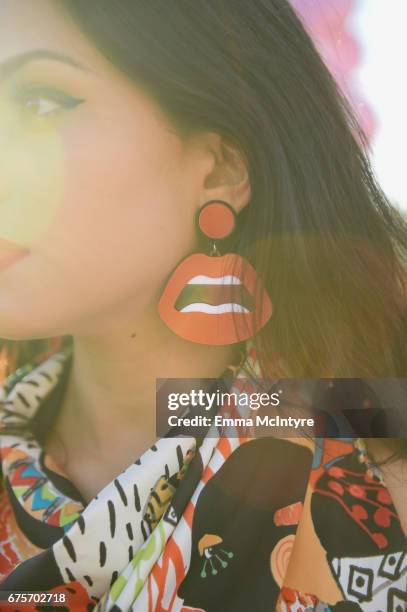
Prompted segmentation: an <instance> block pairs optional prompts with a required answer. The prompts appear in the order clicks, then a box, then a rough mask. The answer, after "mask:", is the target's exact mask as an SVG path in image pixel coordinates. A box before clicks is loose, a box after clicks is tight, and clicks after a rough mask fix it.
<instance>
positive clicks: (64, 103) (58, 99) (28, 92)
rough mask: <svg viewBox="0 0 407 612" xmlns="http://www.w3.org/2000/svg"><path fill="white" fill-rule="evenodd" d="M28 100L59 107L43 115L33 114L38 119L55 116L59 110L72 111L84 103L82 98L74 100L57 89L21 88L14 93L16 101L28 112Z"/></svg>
mask: <svg viewBox="0 0 407 612" xmlns="http://www.w3.org/2000/svg"><path fill="white" fill-rule="evenodd" d="M30 100H36V101H38V100H48V101H51V102H53V103H55V104H57V105H58V106H59V108H56V109H54V110H51V111H48V112H45V113H34V114H35V115H36V116H38V117H47V116H49V115H55V114H57V113H58V112H60V111H61V110H73V109H74V108H76V107H77V106H79V104H82V102H84V101H85V99H84V98H74V97H72V96H69V95H67V94H64V93H63V92H61V91H58V90H57V89H51V88H46V87H29V88H26V87H22V88H19V89H18V90H17V93H16V101H17V103H18V104H19V105H21V106H23V107H25V108H26V110H30V106H27V103H28V102H29V101H30Z"/></svg>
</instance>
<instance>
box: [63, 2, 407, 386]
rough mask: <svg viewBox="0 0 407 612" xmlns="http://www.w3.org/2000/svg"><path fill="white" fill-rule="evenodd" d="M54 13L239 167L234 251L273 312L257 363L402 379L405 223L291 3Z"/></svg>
mask: <svg viewBox="0 0 407 612" xmlns="http://www.w3.org/2000/svg"><path fill="white" fill-rule="evenodd" d="M58 3H59V5H60V6H61V7H62V9H63V10H65V11H67V12H68V13H69V15H70V16H71V17H73V19H74V20H75V22H76V23H77V24H78V25H79V27H80V28H81V29H82V30H83V31H84V32H85V33H86V35H87V36H88V37H89V38H90V39H91V40H92V41H93V42H94V43H95V45H96V46H97V47H98V48H99V49H100V51H101V52H102V53H103V54H104V55H105V56H106V57H107V58H108V59H109V60H111V61H112V62H113V63H114V64H115V65H116V66H117V67H119V68H120V69H121V70H122V71H123V72H124V73H126V74H127V75H128V76H129V77H130V78H131V79H133V80H134V82H135V84H136V85H137V86H139V87H143V88H144V89H145V91H147V92H148V93H150V94H151V95H152V96H153V97H154V99H155V100H156V101H157V102H158V103H159V104H160V106H161V108H162V110H163V111H164V112H165V113H166V115H167V116H168V118H169V119H170V120H171V121H172V123H173V125H174V126H175V127H176V129H177V130H178V131H179V133H180V134H181V135H182V134H189V133H191V132H194V131H200V130H205V131H206V130H207V131H215V132H217V133H219V134H220V135H222V136H223V137H224V138H225V140H226V141H228V142H230V143H231V144H233V145H234V146H235V147H236V148H238V150H239V151H240V152H241V153H242V154H243V156H244V158H245V159H246V160H247V165H248V170H249V177H250V183H251V192H252V198H251V201H250V203H249V205H248V206H246V208H245V209H244V210H243V211H242V213H241V214H240V215H239V223H238V231H237V233H236V240H235V243H234V248H235V250H237V251H238V252H239V253H241V254H243V255H244V256H245V257H246V258H247V259H249V260H250V261H251V263H252V264H253V265H254V267H255V268H256V269H257V271H258V272H259V273H260V275H261V277H262V278H263V280H264V281H265V283H266V285H267V288H268V290H269V293H270V295H271V298H272V301H273V316H272V319H271V322H270V323H269V324H268V325H267V326H266V328H265V329H264V330H263V331H262V332H261V333H259V334H258V336H257V337H256V338H255V344H256V346H257V349H258V354H259V357H260V360H261V361H262V362H263V363H264V364H267V363H270V362H271V361H272V359H273V356H274V355H276V354H278V355H280V356H281V357H282V359H283V360H284V363H285V364H286V365H287V366H288V369H289V373H290V375H292V376H298V377H321V376H327V375H328V376H335V377H392V376H403V375H404V373H405V371H406V369H407V359H406V350H407V349H406V344H407V343H405V342H403V340H402V339H403V338H405V337H406V327H407V326H406V314H405V302H406V272H405V269H404V266H405V255H406V250H407V228H406V223H405V221H404V220H403V218H402V217H401V215H400V214H399V213H398V212H397V210H396V209H395V208H393V207H392V205H391V204H390V203H389V202H388V200H387V199H386V197H385V195H384V194H383V192H382V190H381V189H380V187H379V185H378V184H377V182H376V180H375V177H374V175H373V173H372V170H371V167H370V164H369V159H368V155H367V153H366V151H367V144H366V138H365V136H364V134H363V133H362V131H361V129H360V127H359V126H358V124H357V121H356V120H355V119H354V117H353V115H352V112H351V110H350V108H349V106H348V104H347V102H346V100H345V99H344V97H343V95H342V94H341V92H340V91H338V88H337V86H336V84H335V82H334V80H333V78H332V77H331V75H330V73H329V71H328V70H327V68H326V66H325V65H324V63H323V61H322V59H321V57H320V56H319V54H318V52H317V51H316V49H315V46H314V44H313V42H312V40H311V38H310V36H309V35H308V34H307V32H306V31H305V29H304V27H303V25H302V23H301V21H300V19H299V18H298V17H297V15H296V14H295V12H294V10H293V9H292V7H291V6H290V4H289V2H287V0H251V1H250V2H248V1H247V0H233V2H232V1H231V0H154V1H151V0H86V2H84V1H83V0H58ZM403 368H404V369H403Z"/></svg>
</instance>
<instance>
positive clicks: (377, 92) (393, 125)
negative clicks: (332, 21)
mask: <svg viewBox="0 0 407 612" xmlns="http://www.w3.org/2000/svg"><path fill="white" fill-rule="evenodd" d="M350 26H351V28H352V30H353V31H354V32H355V34H356V37H357V39H358V41H359V44H360V45H361V51H362V53H363V55H362V62H361V65H360V68H359V69H358V71H357V73H356V74H355V77H356V79H355V80H356V83H357V84H358V87H359V89H360V92H361V94H362V95H363V97H364V98H365V99H366V101H368V102H369V104H370V106H371V108H372V110H373V112H374V113H375V118H376V134H375V138H374V140H373V142H372V147H373V165H374V168H375V171H376V175H377V177H378V179H379V182H380V184H381V186H382V188H383V189H384V191H385V192H386V194H387V195H388V196H389V197H390V199H391V200H392V201H393V203H395V204H397V205H398V206H399V207H400V208H402V210H403V211H406V212H407V69H406V63H407V35H406V26H407V0H358V4H357V6H356V11H355V13H354V15H353V19H352V21H351V23H350Z"/></svg>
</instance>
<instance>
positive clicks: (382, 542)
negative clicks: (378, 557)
mask: <svg viewBox="0 0 407 612" xmlns="http://www.w3.org/2000/svg"><path fill="white" fill-rule="evenodd" d="M372 538H373V540H374V541H375V542H376V544H377V546H378V547H379V548H386V546H387V544H388V541H387V538H386V536H384V535H383V534H382V533H373V534H372Z"/></svg>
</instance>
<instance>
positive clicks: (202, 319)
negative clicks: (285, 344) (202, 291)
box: [158, 253, 272, 345]
mask: <svg viewBox="0 0 407 612" xmlns="http://www.w3.org/2000/svg"><path fill="white" fill-rule="evenodd" d="M197 270H199V275H197ZM203 281H204V282H203ZM221 282H223V283H224V284H225V285H229V286H234V287H236V286H238V285H241V286H242V287H244V290H245V291H247V292H248V293H249V294H250V295H251V296H252V298H253V302H254V310H255V311H256V312H257V313H259V312H260V313H261V316H260V317H259V316H256V317H253V313H252V312H247V311H245V309H244V308H242V306H241V305H240V304H239V303H238V301H239V300H234V299H233V300H232V302H233V303H231V304H227V303H225V304H220V305H218V306H211V305H209V306H208V304H204V303H196V304H192V305H190V306H189V307H187V308H185V309H183V311H180V310H179V309H177V308H176V307H175V305H176V303H177V300H178V298H179V296H180V294H181V293H182V291H183V289H184V288H185V287H186V286H187V285H190V284H192V285H193V284H194V283H198V284H201V283H202V284H207V285H212V286H213V285H219V284H220V283H221ZM158 311H159V314H160V316H161V318H162V319H163V321H164V322H165V323H166V324H167V325H168V326H169V327H170V328H171V329H172V330H173V331H174V332H175V333H176V334H177V335H179V336H181V337H182V338H185V339H186V340H189V341H191V340H192V341H193V342H197V343H199V344H217V345H226V344H234V343H235V342H241V341H243V340H247V339H248V338H250V337H251V336H253V335H254V333H256V332H257V331H258V330H259V329H260V328H261V327H263V325H264V324H265V323H266V322H267V321H268V319H269V318H270V317H271V312H272V306H271V301H270V298H269V297H268V295H267V292H266V291H265V289H264V287H263V285H262V283H261V282H260V279H259V278H258V276H257V274H256V272H255V270H254V268H253V267H252V266H251V265H250V264H249V263H248V262H247V261H246V260H244V259H243V258H242V257H240V256H239V255H237V254H235V253H234V254H226V255H222V256H220V257H217V256H214V257H211V256H208V255H204V254H203V253H195V254H194V255H190V256H189V257H187V258H186V259H184V261H182V262H181V263H180V264H179V266H178V268H177V269H176V271H175V272H174V274H173V275H172V276H171V278H170V280H169V281H168V283H167V286H166V287H165V289H164V291H163V293H162V296H161V299H160V302H159V305H158Z"/></svg>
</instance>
